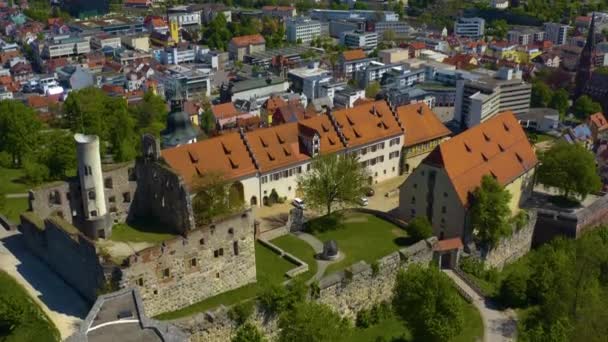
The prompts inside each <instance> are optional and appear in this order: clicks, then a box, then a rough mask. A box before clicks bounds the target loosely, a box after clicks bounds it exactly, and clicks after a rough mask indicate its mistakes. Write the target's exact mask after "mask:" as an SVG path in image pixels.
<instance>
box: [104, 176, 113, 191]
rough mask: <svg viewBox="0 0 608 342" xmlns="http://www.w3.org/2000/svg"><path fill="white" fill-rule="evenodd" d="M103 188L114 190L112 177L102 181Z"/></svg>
mask: <svg viewBox="0 0 608 342" xmlns="http://www.w3.org/2000/svg"><path fill="white" fill-rule="evenodd" d="M103 186H104V187H105V188H106V189H112V188H114V182H113V181H112V177H108V178H106V179H104V180H103Z"/></svg>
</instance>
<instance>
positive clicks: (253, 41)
mask: <svg viewBox="0 0 608 342" xmlns="http://www.w3.org/2000/svg"><path fill="white" fill-rule="evenodd" d="M230 43H232V44H234V45H235V46H238V47H243V46H248V45H258V44H266V40H265V39H264V37H263V36H262V35H261V34H251V35H248V36H238V37H233V38H232V39H231V40H230Z"/></svg>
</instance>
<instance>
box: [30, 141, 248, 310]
mask: <svg viewBox="0 0 608 342" xmlns="http://www.w3.org/2000/svg"><path fill="white" fill-rule="evenodd" d="M81 138H82V137H81ZM83 139H84V138H83ZM83 139H80V140H81V141H85V142H90V141H93V140H94V139H93V138H91V137H88V138H87V139H84V140H83ZM77 142H78V140H77ZM142 147H143V155H142V157H140V158H138V159H137V161H136V162H135V163H127V164H121V165H106V166H101V165H99V168H98V169H97V171H94V170H93V169H94V168H93V166H95V165H92V164H95V163H94V162H91V158H82V157H81V156H80V155H79V158H80V160H79V162H80V164H81V166H82V167H79V171H78V172H79V176H83V177H84V176H85V173H86V175H87V176H86V177H84V178H87V177H88V176H93V177H92V178H95V179H84V180H83V179H82V178H83V177H80V179H78V178H75V179H70V180H68V181H66V182H59V183H54V184H51V185H48V186H43V187H40V188H38V189H35V190H32V191H30V209H31V210H30V211H28V212H26V213H25V214H24V215H22V218H21V230H22V232H23V235H24V238H25V241H26V243H27V246H28V247H29V248H30V249H31V250H32V251H33V252H34V253H35V254H36V255H37V256H38V257H40V258H41V259H42V260H43V261H44V262H46V263H47V264H48V265H49V266H50V267H51V269H53V270H54V271H55V272H57V273H58V274H59V275H60V276H61V277H62V278H63V279H64V280H65V281H66V282H67V283H68V284H70V285H71V286H72V287H74V288H75V289H76V290H78V292H80V293H81V294H82V295H83V296H84V297H85V298H87V299H89V300H90V301H95V299H96V298H97V295H98V293H99V292H100V290H102V289H103V290H108V289H113V288H116V287H118V288H128V287H133V288H138V289H139V292H140V293H141V296H142V300H143V303H144V304H145V308H146V312H147V314H149V315H157V314H160V313H162V312H167V311H172V310H177V309H180V308H183V307H185V306H188V305H191V304H194V303H196V302H199V301H201V300H203V299H205V298H208V297H211V296H215V295H218V294H220V293H222V292H225V291H229V290H232V289H235V288H238V287H241V286H244V285H247V284H249V283H253V282H255V281H256V268H255V244H254V241H255V237H254V218H253V213H252V212H251V210H244V211H242V212H240V213H237V214H234V215H231V216H228V217H224V218H221V219H218V220H215V221H214V222H212V223H211V224H209V225H207V226H202V227H201V226H197V225H196V224H195V221H194V213H193V211H192V201H191V196H192V195H191V194H190V191H189V189H188V188H187V187H186V185H185V183H184V181H183V179H182V178H181V176H179V175H178V174H177V173H175V172H174V171H173V170H172V169H171V168H170V167H169V166H167V165H166V164H165V162H164V160H163V159H162V158H161V157H160V148H159V145H158V142H157V141H156V139H154V137H152V136H144V138H143V141H142ZM97 150H98V149H97ZM89 157H90V156H89ZM93 159H95V158H93ZM82 161H84V162H82ZM89 166H90V167H91V170H89ZM103 217H107V218H110V225H109V226H106V225H105V223H106V220H105V219H100V218H103ZM136 218H145V219H147V221H148V222H149V221H150V219H152V220H154V221H156V222H157V223H158V225H159V226H161V227H165V228H166V231H167V232H168V233H169V232H173V233H178V234H180V235H178V236H176V237H174V238H172V239H168V240H165V241H164V242H162V243H160V244H158V245H155V246H150V244H149V243H148V246H145V245H144V246H143V247H137V248H135V249H134V247H133V245H129V246H128V247H127V248H129V250H133V252H132V253H131V254H130V255H129V254H128V253H129V252H126V253H124V252H120V253H123V254H120V253H118V252H117V251H116V249H114V248H113V247H116V246H115V245H116V242H114V241H112V240H111V232H112V229H111V228H112V226H111V223H118V222H125V221H127V222H129V221H130V220H134V219H136ZM98 220H99V222H101V223H103V224H91V223H90V222H91V221H98ZM118 249H119V250H121V251H122V250H124V249H125V248H118Z"/></svg>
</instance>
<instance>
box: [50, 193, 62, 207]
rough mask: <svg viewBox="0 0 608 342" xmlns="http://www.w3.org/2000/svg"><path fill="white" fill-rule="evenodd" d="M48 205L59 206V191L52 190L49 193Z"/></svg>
mask: <svg viewBox="0 0 608 342" xmlns="http://www.w3.org/2000/svg"><path fill="white" fill-rule="evenodd" d="M49 204H50V205H53V204H61V195H60V194H59V191H57V190H54V191H51V192H50V193H49Z"/></svg>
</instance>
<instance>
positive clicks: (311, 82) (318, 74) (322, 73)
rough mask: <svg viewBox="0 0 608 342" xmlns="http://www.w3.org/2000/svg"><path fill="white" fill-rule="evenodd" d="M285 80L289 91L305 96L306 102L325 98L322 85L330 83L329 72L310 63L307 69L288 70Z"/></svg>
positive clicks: (325, 93) (325, 94)
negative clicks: (289, 85) (288, 84)
mask: <svg viewBox="0 0 608 342" xmlns="http://www.w3.org/2000/svg"><path fill="white" fill-rule="evenodd" d="M287 79H288V80H289V82H290V83H291V90H293V91H294V92H296V93H302V94H304V95H306V97H307V98H308V101H312V100H314V99H317V98H321V97H325V96H327V95H328V94H327V92H326V91H325V90H324V89H325V88H324V87H323V86H324V85H328V84H329V83H330V81H331V72H330V71H329V70H326V69H321V68H319V65H318V63H310V65H308V66H307V67H304V68H297V69H292V70H289V73H288V74H287Z"/></svg>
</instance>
